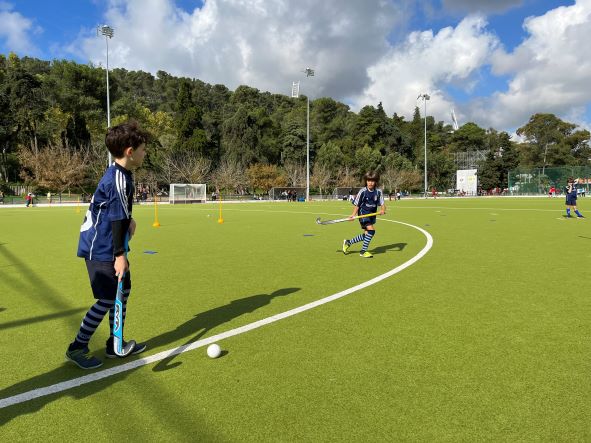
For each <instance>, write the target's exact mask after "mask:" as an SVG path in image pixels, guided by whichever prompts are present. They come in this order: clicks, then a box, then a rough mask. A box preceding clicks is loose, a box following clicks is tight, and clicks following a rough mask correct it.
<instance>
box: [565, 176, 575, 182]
mask: <svg viewBox="0 0 591 443" xmlns="http://www.w3.org/2000/svg"><path fill="white" fill-rule="evenodd" d="M566 182H567V183H574V182H575V179H574V178H572V177H569V178H568V179H567V180H566Z"/></svg>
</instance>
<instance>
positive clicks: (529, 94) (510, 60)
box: [472, 0, 591, 128]
mask: <svg viewBox="0 0 591 443" xmlns="http://www.w3.org/2000/svg"><path fill="white" fill-rule="evenodd" d="M524 29H525V30H526V32H527V33H528V35H529V36H528V37H527V38H526V39H525V40H524V41H523V43H522V44H521V45H519V46H518V47H517V48H516V49H515V50H514V51H513V52H512V53H506V52H504V51H503V50H501V49H500V50H498V51H497V52H496V53H495V55H494V56H493V58H492V60H493V64H492V67H493V73H495V74H504V75H511V76H512V78H511V80H510V82H509V85H508V88H507V91H504V92H498V93H496V94H494V95H493V96H492V97H490V98H489V99H486V100H482V101H481V102H478V103H474V105H473V109H472V112H473V115H474V116H475V118H477V119H478V120H480V121H486V122H488V123H489V124H490V125H492V126H493V127H500V128H507V127H509V128H515V127H518V126H520V125H523V124H525V123H527V121H528V119H529V117H530V116H531V115H532V114H534V113H541V112H547V113H553V114H556V115H558V116H562V117H563V118H567V117H569V116H578V120H579V121H578V123H579V124H581V125H582V126H585V127H589V122H587V123H585V122H584V121H582V120H581V119H582V116H583V114H582V111H581V109H584V108H585V107H586V106H587V105H588V103H589V102H591V88H589V79H590V78H591V61H590V60H591V45H589V37H590V36H591V0H578V1H577V2H576V4H574V5H572V6H563V7H559V8H556V9H553V10H551V11H548V12H547V13H546V14H544V15H542V16H539V17H530V18H528V19H527V20H526V21H525V23H524Z"/></svg>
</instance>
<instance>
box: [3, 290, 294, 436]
mask: <svg viewBox="0 0 591 443" xmlns="http://www.w3.org/2000/svg"><path fill="white" fill-rule="evenodd" d="M299 290H300V288H284V289H279V290H277V291H275V292H273V293H271V294H258V295H253V296H250V297H245V298H241V299H239V300H234V301H232V302H230V303H228V304H227V305H224V306H220V307H218V308H214V309H211V310H209V311H206V312H202V313H200V314H197V315H195V317H193V318H192V319H190V320H188V321H187V322H185V323H183V324H182V325H180V326H179V327H177V328H176V329H173V330H171V331H168V332H165V333H164V334H161V335H158V336H157V337H154V338H152V339H150V340H149V341H148V345H149V346H151V347H156V346H165V345H168V344H170V343H172V342H174V341H177V340H179V339H182V338H184V337H188V336H192V335H193V334H195V335H194V336H192V337H191V339H190V340H189V341H188V342H187V343H192V342H193V341H195V340H198V339H199V337H201V336H203V335H204V334H205V333H207V332H208V331H210V330H212V329H213V328H215V327H217V326H220V325H222V324H224V323H225V322H228V321H230V320H232V319H234V318H236V317H239V316H241V315H242V314H246V313H249V312H253V311H255V310H257V309H258V308H260V307H263V306H265V305H268V304H269V303H270V302H271V300H272V299H273V298H275V297H281V296H285V295H289V294H292V293H294V292H296V291H299ZM226 354H227V353H222V356H223V355H226ZM143 356H144V354H139V355H137V356H136V357H131V358H132V359H135V358H142V357H143ZM173 358H174V356H171V357H169V358H167V359H165V360H163V361H162V362H160V363H158V365H157V367H156V368H154V370H155V371H162V370H166V369H171V368H173V367H176V366H178V365H180V364H181V362H176V363H173V364H172V365H169V364H168V363H169V362H170V361H171V360H172V359H173ZM127 361H129V360H127V359H126V360H120V359H114V360H110V361H105V362H104V363H105V364H104V366H103V367H101V368H99V369H98V371H101V370H102V369H109V368H112V367H114V366H119V365H120V364H123V363H125V362H127ZM137 369H138V368H134V369H131V370H129V371H125V372H121V373H119V374H116V375H113V376H109V377H106V378H103V379H101V380H96V381H92V382H90V383H86V384H83V385H81V386H78V387H75V388H72V389H67V390H65V391H61V392H57V393H54V394H49V395H45V396H42V397H38V398H34V399H31V400H26V401H24V402H22V403H18V404H15V405H12V406H8V407H6V408H1V409H0V426H2V425H4V424H6V423H8V422H9V421H11V420H12V419H14V418H15V417H19V416H21V415H25V414H32V413H34V412H37V411H39V410H41V409H43V407H44V406H45V405H46V404H48V403H51V402H53V401H55V400H57V399H59V398H62V397H71V398H74V399H77V400H79V399H83V398H87V397H90V396H92V395H94V394H96V393H97V392H101V391H102V390H104V389H106V388H108V387H109V386H111V385H114V384H116V383H119V382H121V381H123V380H125V379H126V378H127V377H128V376H129V375H130V374H131V373H132V372H134V371H136V370H137ZM93 372H94V371H88V372H87V371H81V370H80V369H79V368H77V367H75V366H74V365H73V364H72V363H64V364H63V365H60V366H58V367H56V368H54V369H52V370H51V371H49V372H46V373H43V374H39V375H36V376H34V377H31V378H29V379H27V380H22V381H20V382H18V383H16V384H14V385H12V386H7V387H6V388H3V389H0V399H5V398H7V397H10V396H13V395H18V394H22V393H24V392H28V391H31V390H33V389H39V388H44V387H48V386H52V385H54V384H56V383H59V382H63V381H68V380H72V379H75V378H77V377H82V376H86V375H91V374H92V373H93ZM174 414H178V411H175V412H174ZM193 419H194V417H187V421H190V420H193ZM205 440H208V439H205Z"/></svg>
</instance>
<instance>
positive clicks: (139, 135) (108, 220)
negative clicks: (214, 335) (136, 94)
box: [66, 122, 148, 369]
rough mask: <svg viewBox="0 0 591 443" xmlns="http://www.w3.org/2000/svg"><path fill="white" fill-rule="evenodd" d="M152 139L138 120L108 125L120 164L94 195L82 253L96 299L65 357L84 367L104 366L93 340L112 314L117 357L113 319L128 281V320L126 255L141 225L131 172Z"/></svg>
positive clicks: (80, 244) (84, 228)
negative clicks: (134, 213) (117, 299)
mask: <svg viewBox="0 0 591 443" xmlns="http://www.w3.org/2000/svg"><path fill="white" fill-rule="evenodd" d="M147 141H148V134H147V133H146V132H144V131H142V130H141V129H140V128H139V127H138V125H137V123H135V122H128V123H123V124H121V125H118V126H115V127H113V128H109V130H108V132H107V136H106V138H105V144H106V145H107V148H108V149H109V152H110V153H111V154H112V155H113V157H114V158H115V162H114V163H113V164H112V165H111V166H109V168H108V169H107V170H106V172H105V174H104V175H103V178H101V180H100V182H99V184H98V187H97V189H96V191H95V192H94V195H93V196H92V199H91V201H90V206H89V207H88V210H87V211H86V216H85V218H84V223H83V224H82V227H81V228H80V239H79V241H78V257H82V258H84V259H85V261H86V269H87V271H88V276H89V278H90V286H91V288H92V292H93V295H94V298H95V299H97V300H96V302H95V303H94V305H92V307H91V308H90V309H89V310H88V312H87V313H86V315H85V316H84V319H83V320H82V324H81V325H80V330H79V331H78V334H77V335H76V337H75V339H74V341H73V342H72V343H71V344H70V346H69V347H68V350H67V351H66V359H68V360H70V361H72V362H74V363H75V364H77V365H78V366H79V367H81V368H82V369H93V368H98V367H99V366H101V365H102V362H101V361H100V360H99V359H97V358H96V357H89V356H88V352H89V349H88V342H89V341H90V338H91V337H92V335H93V334H94V332H95V331H96V328H97V327H98V326H99V324H100V323H101V321H102V320H103V317H104V316H105V314H106V313H107V312H109V323H110V326H111V328H110V331H111V334H110V337H109V339H108V340H107V348H106V352H105V355H106V357H107V358H114V357H116V354H115V350H114V346H113V320H114V305H115V297H116V294H117V287H118V283H119V282H120V281H121V280H123V293H124V298H123V309H122V311H123V320H125V313H126V308H127V299H128V297H129V293H130V290H131V276H130V272H129V262H128V261H127V257H126V253H125V252H126V250H125V249H126V239H130V238H131V237H132V236H133V234H134V232H135V228H136V224H135V220H134V219H133V218H132V217H131V211H132V205H133V195H134V186H133V177H132V173H131V171H132V170H133V169H136V168H138V167H140V166H141V164H142V162H143V161H144V156H145V153H146V151H145V148H146V143H147ZM130 345H131V342H130ZM145 349H146V345H145V344H142V343H136V344H135V347H134V348H133V349H132V350H131V354H139V353H140V352H142V351H144V350H145Z"/></svg>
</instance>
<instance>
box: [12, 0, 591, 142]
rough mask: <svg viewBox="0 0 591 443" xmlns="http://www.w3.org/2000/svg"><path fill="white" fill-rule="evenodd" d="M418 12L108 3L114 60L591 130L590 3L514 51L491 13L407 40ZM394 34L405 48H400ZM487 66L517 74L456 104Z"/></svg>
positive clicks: (399, 1)
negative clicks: (489, 18) (492, 26)
mask: <svg viewBox="0 0 591 443" xmlns="http://www.w3.org/2000/svg"><path fill="white" fill-rule="evenodd" d="M1 3H2V2H1V0H0V4H1ZM521 3H522V0H499V1H492V0H491V1H489V0H477V1H473V2H472V1H471V2H468V1H467V0H443V3H442V5H443V7H444V8H448V9H449V10H451V9H455V10H461V9H462V8H464V9H465V8H468V7H472V8H473V9H472V10H485V11H488V12H493V11H494V12H499V11H500V10H502V9H507V8H510V7H513V6H517V5H520V4H521ZM470 5H471V6H470ZM416 7H417V6H416V3H414V2H410V1H409V0H364V1H359V0H325V1H323V2H318V1H316V0H299V1H295V0H274V1H268V0H206V1H205V2H204V4H203V6H202V7H201V8H198V9H195V10H193V11H189V12H187V11H184V10H182V9H180V8H177V7H176V5H175V2H174V0H110V1H109V3H108V9H107V11H106V13H105V16H104V20H105V22H106V23H108V24H109V25H111V26H112V27H113V28H115V37H114V38H113V39H112V40H111V41H110V42H109V48H110V51H109V58H110V65H111V67H124V68H127V69H142V70H145V71H149V72H152V73H156V71H158V70H164V71H167V72H169V73H171V74H173V75H184V76H188V77H194V78H199V79H202V80H204V81H206V82H209V83H222V84H225V85H227V86H228V87H229V88H231V89H234V88H236V87H237V86H238V85H240V84H248V85H250V86H254V87H257V88H259V89H260V90H263V91H271V92H277V93H284V94H289V92H290V87H291V82H292V81H294V80H298V79H301V80H303V81H302V85H301V92H302V93H303V94H308V95H310V96H312V97H319V96H330V97H334V98H335V99H338V100H343V101H345V102H347V103H349V104H351V106H352V107H353V108H354V109H356V110H357V109H359V108H360V107H362V106H363V105H366V104H371V105H376V104H377V103H378V102H380V101H381V102H382V103H383V104H384V108H385V109H386V111H387V112H388V113H389V114H392V113H393V112H397V113H398V114H403V115H406V116H407V117H410V116H411V115H412V112H413V110H414V107H415V106H416V105H417V102H416V97H417V95H419V94H420V93H424V92H426V93H429V94H430V95H431V100H430V101H429V102H428V105H427V107H428V113H429V115H434V116H435V118H436V119H437V120H444V121H447V122H449V121H450V108H451V107H454V108H455V111H456V114H457V117H458V120H459V121H460V124H462V123H465V122H466V121H474V122H476V123H478V124H479V125H480V126H482V127H494V128H497V129H499V130H508V131H512V130H514V129H515V128H516V127H519V126H521V125H523V124H524V123H525V122H527V120H528V119H529V117H530V116H531V115H532V114H534V113H536V112H552V113H555V114H557V115H560V116H562V117H563V118H565V119H566V118H567V116H573V117H574V116H576V117H577V118H578V119H579V120H580V124H582V125H585V122H584V121H582V120H583V119H584V111H581V110H582V109H583V110H584V109H586V108H587V107H588V103H589V102H591V88H589V87H588V79H589V78H591V62H590V60H591V45H589V44H588V41H587V40H588V39H589V36H590V35H591V0H578V1H577V2H576V4H575V5H572V6H565V7H559V8H556V9H554V10H551V11H549V12H547V13H546V14H544V15H542V16H539V17H530V18H528V19H527V20H526V21H525V23H524V30H525V32H526V33H527V35H526V38H525V39H524V41H523V43H522V44H521V45H519V46H518V47H517V48H515V50H514V51H512V52H511V53H507V52H506V51H505V50H503V49H502V47H501V42H500V41H499V39H498V37H497V36H496V35H495V34H494V32H493V31H491V30H489V29H488V28H487V26H488V25H487V22H486V19H485V18H484V17H483V16H481V15H469V16H467V17H465V18H464V19H463V20H461V21H460V22H459V23H458V24H457V25H456V26H455V27H446V28H443V29H440V30H422V31H415V32H412V33H410V34H408V35H407V34H406V29H407V26H408V25H407V23H408V22H409V16H410V15H411V14H413V11H414V10H415V9H413V8H416ZM3 12H4V13H5V12H6V11H3V10H2V9H1V8H0V14H1V13H3ZM98 24H99V23H97V25H98ZM389 36H390V38H392V37H393V36H396V37H397V38H398V40H399V41H400V43H399V44H395V45H393V44H391V43H390V42H389V41H388V37H389ZM400 36H403V37H402V38H400ZM70 51H72V52H75V53H76V54H77V55H78V56H79V57H80V58H82V59H88V60H91V61H92V62H94V63H101V64H104V61H105V42H104V39H100V38H97V37H96V35H95V31H94V29H92V30H87V31H85V34H84V35H83V36H82V37H81V38H80V39H79V40H78V41H76V42H75V43H74V44H73V45H72V46H71V47H70ZM489 66H490V67H491V72H492V75H493V76H500V78H501V79H504V78H508V82H507V83H506V90H503V91H499V92H497V93H493V94H492V95H489V96H488V97H486V96H485V97H481V98H478V99H473V100H472V101H471V102H468V103H464V104H460V105H458V104H457V103H454V100H453V98H452V97H451V95H450V94H449V93H448V91H449V88H450V86H453V87H454V88H455V89H460V90H463V91H464V92H465V93H466V94H467V95H468V96H470V95H472V96H478V95H480V96H482V94H479V87H483V86H485V87H483V88H482V89H483V90H489V89H490V88H491V85H493V84H495V83H496V82H499V83H500V81H499V78H497V79H492V80H493V81H492V82H491V83H489V84H486V85H485V84H483V81H485V80H484V79H488V78H489V77H488V74H483V69H487V68H488V67H489ZM305 67H313V68H315V70H316V76H315V77H314V78H310V79H305V78H304V74H302V73H301V71H302V70H303V69H304V68H305ZM421 108H422V106H421ZM587 109H588V108H587ZM586 126H587V127H588V126H589V124H586Z"/></svg>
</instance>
